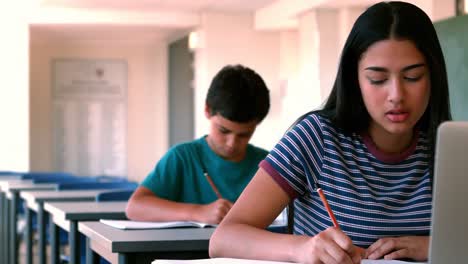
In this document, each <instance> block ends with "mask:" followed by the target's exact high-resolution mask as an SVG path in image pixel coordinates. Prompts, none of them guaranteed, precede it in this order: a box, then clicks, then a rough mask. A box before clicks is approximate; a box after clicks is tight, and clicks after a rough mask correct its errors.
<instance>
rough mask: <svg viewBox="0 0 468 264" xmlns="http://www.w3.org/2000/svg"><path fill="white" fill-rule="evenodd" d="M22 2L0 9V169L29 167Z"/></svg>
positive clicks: (25, 29) (25, 32) (26, 37)
mask: <svg viewBox="0 0 468 264" xmlns="http://www.w3.org/2000/svg"><path fill="white" fill-rule="evenodd" d="M21 4H22V3H21V2H19V1H11V2H6V3H3V4H2V8H1V9H0V32H1V36H2V44H1V48H0V57H1V58H2V59H1V61H0V72H1V73H2V74H1V76H2V85H0V121H1V125H0V126H1V133H0V134H1V136H0V170H17V171H27V170H28V169H29V111H28V110H29V88H28V87H29V80H28V56H29V52H28V43H29V31H28V24H27V19H26V17H27V14H28V12H27V10H24V9H23V8H22V5H21Z"/></svg>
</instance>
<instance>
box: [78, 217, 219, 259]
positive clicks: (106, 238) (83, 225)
mask: <svg viewBox="0 0 468 264" xmlns="http://www.w3.org/2000/svg"><path fill="white" fill-rule="evenodd" d="M78 230H79V231H80V232H81V233H82V234H84V235H86V236H87V237H89V238H90V239H91V240H93V241H94V242H97V243H99V244H100V246H101V247H103V248H105V249H107V250H109V251H110V252H114V253H117V252H119V253H124V252H129V253H134V252H159V251H164V252H167V251H181V250H183V251H207V252H208V242H209V240H210V237H211V235H212V233H213V231H214V230H215V229H214V228H211V227H207V228H174V229H145V230H120V229H117V228H113V227H110V226H108V225H105V224H103V223H100V222H80V223H79V224H78Z"/></svg>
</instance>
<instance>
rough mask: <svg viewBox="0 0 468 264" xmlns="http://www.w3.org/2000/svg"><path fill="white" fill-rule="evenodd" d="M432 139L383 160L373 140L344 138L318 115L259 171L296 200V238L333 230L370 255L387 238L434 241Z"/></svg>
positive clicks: (418, 139) (419, 137) (421, 137)
mask: <svg viewBox="0 0 468 264" xmlns="http://www.w3.org/2000/svg"><path fill="white" fill-rule="evenodd" d="M427 143H428V141H427V137H426V135H425V133H423V132H417V133H415V136H414V140H413V143H412V144H411V146H410V147H409V148H408V149H407V150H406V151H404V152H403V153H401V154H398V155H396V156H395V155H386V154H384V153H382V152H379V151H378V150H377V148H376V147H375V145H373V144H372V140H371V139H370V137H369V136H366V135H360V134H358V133H353V134H345V133H343V132H342V131H340V130H339V129H336V128H334V126H333V124H332V123H331V122H330V120H329V119H327V118H325V117H323V116H321V115H319V114H317V113H313V114H310V115H308V116H307V117H306V118H304V119H303V120H302V121H301V122H299V123H298V124H297V125H296V126H295V127H294V128H293V129H291V130H290V131H289V132H288V133H287V134H286V135H285V136H284V137H283V138H282V139H281V141H280V142H279V143H278V144H277V145H276V146H275V148H274V149H273V150H272V151H271V152H270V154H269V155H268V156H267V157H266V159H265V160H263V161H262V162H261V164H260V166H261V167H262V168H263V169H265V170H266V171H267V172H268V173H269V174H270V175H271V176H272V178H273V179H274V180H275V181H276V182H277V183H278V184H279V185H280V186H281V187H282V188H283V190H284V191H285V192H287V193H288V195H289V196H290V197H291V198H292V199H295V200H294V209H295V210H294V212H295V213H294V233H295V234H304V235H312V236H313V235H316V234H318V233H319V232H321V231H323V230H325V229H327V228H328V227H330V226H332V225H333V223H332V222H331V220H330V217H329V216H328V214H327V211H326V209H325V208H324V206H323V204H322V202H321V200H320V197H319V195H318V193H317V192H316V185H318V186H319V187H321V188H322V189H323V191H324V193H325V195H326V197H327V200H328V203H329V204H330V207H331V209H332V211H333V212H334V214H335V217H336V219H337V221H338V223H339V225H340V227H341V229H342V230H343V231H344V232H345V233H346V234H347V235H348V236H349V237H350V238H351V239H352V241H353V242H354V244H355V245H357V246H361V247H367V246H369V245H370V244H372V243H373V242H375V241H376V240H377V239H379V238H382V237H387V236H407V235H429V229H430V220H431V201H432V191H431V190H432V188H431V186H432V184H431V182H432V178H431V173H430V168H429V167H430V166H429V164H430V153H429V148H428V147H427Z"/></svg>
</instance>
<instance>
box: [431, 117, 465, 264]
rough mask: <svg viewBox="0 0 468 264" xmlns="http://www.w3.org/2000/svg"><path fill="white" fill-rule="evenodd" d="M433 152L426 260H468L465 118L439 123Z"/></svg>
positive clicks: (440, 263) (442, 262)
mask: <svg viewBox="0 0 468 264" xmlns="http://www.w3.org/2000/svg"><path fill="white" fill-rule="evenodd" d="M435 153H436V154H435V168H434V192H433V194H434V196H433V206H432V221H431V225H432V226H431V240H430V246H429V263H430V264H446V263H447V264H451V263H468V122H462V121H450V122H445V123H443V124H442V125H440V127H439V129H438V135H437V143H436V152H435Z"/></svg>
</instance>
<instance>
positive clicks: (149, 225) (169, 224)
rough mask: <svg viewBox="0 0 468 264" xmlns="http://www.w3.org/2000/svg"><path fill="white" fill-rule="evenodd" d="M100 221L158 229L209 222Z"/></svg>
mask: <svg viewBox="0 0 468 264" xmlns="http://www.w3.org/2000/svg"><path fill="white" fill-rule="evenodd" d="M99 221H100V222H101V223H103V224H106V225H108V226H112V227H115V228H118V229H159V228H175V227H200V228H203V227H208V226H213V225H210V224H205V223H200V222H190V221H172V222H141V221H131V220H106V219H101V220H99Z"/></svg>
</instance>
